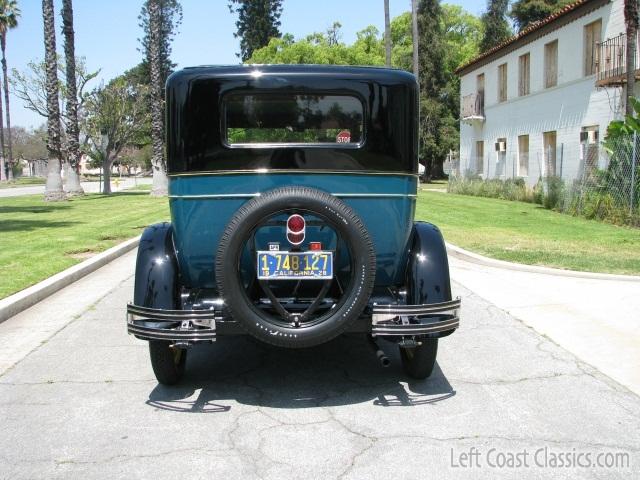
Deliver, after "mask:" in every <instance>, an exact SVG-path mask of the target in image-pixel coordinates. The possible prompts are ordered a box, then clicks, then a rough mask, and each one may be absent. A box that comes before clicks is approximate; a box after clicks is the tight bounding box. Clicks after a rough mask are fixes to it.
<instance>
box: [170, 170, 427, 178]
mask: <svg viewBox="0 0 640 480" xmlns="http://www.w3.org/2000/svg"><path fill="white" fill-rule="evenodd" d="M272 173H295V174H314V175H322V174H325V175H336V174H338V175H386V176H392V177H398V176H400V177H415V178H419V175H418V174H417V173H406V172H377V171H371V172H369V171H360V170H302V169H273V170H271V169H268V168H256V169H254V170H217V171H202V172H182V173H170V174H169V175H168V176H169V177H170V178H173V177H197V176H209V175H252V174H253V175H255V174H272Z"/></svg>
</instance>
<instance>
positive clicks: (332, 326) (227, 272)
mask: <svg viewBox="0 0 640 480" xmlns="http://www.w3.org/2000/svg"><path fill="white" fill-rule="evenodd" d="M292 209H300V210H304V211H307V212H310V213H311V214H314V215H315V214H317V215H320V216H321V217H323V218H325V219H326V220H327V221H328V222H330V224H331V227H332V228H333V229H334V230H336V231H337V232H339V234H340V237H341V238H342V240H343V241H344V242H345V243H346V244H347V245H348V248H349V253H350V257H351V261H352V265H353V268H352V270H351V272H353V273H356V272H357V275H353V277H352V279H351V280H350V282H349V286H347V287H346V289H345V292H344V295H343V296H342V298H341V299H340V301H339V302H338V303H337V304H336V307H335V308H333V309H331V310H330V311H329V312H328V313H326V314H325V315H324V316H323V317H322V319H321V321H318V322H315V323H312V324H310V325H307V326H303V327H300V328H294V327H292V326H288V325H283V324H281V323H278V322H274V321H270V320H269V319H268V318H266V317H265V314H264V313H263V312H261V311H259V309H258V308H256V307H255V306H254V305H253V303H252V302H251V301H250V300H249V297H248V296H247V293H246V291H245V289H244V288H243V285H242V282H241V279H240V275H239V274H238V267H237V266H238V262H239V258H240V255H241V253H242V250H243V248H244V243H245V241H246V239H247V237H248V236H249V235H250V232H251V231H252V230H253V228H254V226H255V225H257V224H258V223H259V222H260V221H261V220H262V219H264V218H266V217H268V216H270V215H273V214H276V213H278V212H284V211H289V210H292ZM375 272H376V260H375V252H374V248H373V243H372V242H371V239H370V237H369V233H368V232H367V229H366V227H365V225H364V223H363V222H362V220H361V219H360V217H358V215H357V214H356V213H355V212H354V211H353V210H352V209H351V208H350V207H349V206H348V205H346V204H345V203H344V202H342V201H341V200H340V199H338V198H336V197H334V196H333V195H330V194H328V193H326V192H323V191H321V190H317V189H315V188H309V187H298V186H290V187H282V188H277V189H274V190H271V191H269V192H266V193H264V194H262V195H260V196H259V197H256V198H254V199H252V200H250V201H248V202H247V203H245V204H244V205H243V206H242V207H240V208H239V209H238V211H237V212H236V213H235V215H234V216H233V217H232V219H231V221H230V222H229V223H228V225H227V227H226V228H225V230H224V233H223V234H222V237H221V239H220V243H219V246H218V250H217V252H216V283H217V286H218V289H219V292H220V295H221V296H222V298H223V299H224V302H225V306H226V308H227V309H228V311H229V313H230V314H231V316H232V317H233V319H234V320H236V321H237V322H238V323H239V324H240V325H241V326H242V327H243V328H244V329H245V330H246V331H247V333H249V334H250V335H252V336H253V337H255V338H257V339H258V340H261V341H263V342H265V343H269V344H272V345H277V346H281V347H288V348H302V347H310V346H314V345H319V344H321V343H325V342H327V341H329V340H331V339H333V338H335V337H337V336H338V335H340V334H341V333H343V332H344V331H345V330H346V329H347V328H348V327H349V326H350V325H351V324H352V323H353V322H354V321H355V320H356V319H357V318H358V317H359V316H360V314H361V313H362V311H363V310H364V308H365V307H366V306H367V303H368V302H369V298H370V296H371V292H372V290H373V284H374V280H375Z"/></svg>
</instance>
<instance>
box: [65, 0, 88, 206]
mask: <svg viewBox="0 0 640 480" xmlns="http://www.w3.org/2000/svg"><path fill="white" fill-rule="evenodd" d="M62 32H63V34H64V56H65V65H66V72H65V73H66V83H67V108H66V112H67V150H68V159H69V168H68V169H67V193H68V194H69V195H84V190H83V189H82V185H81V184H80V129H79V127H78V92H77V88H76V56H75V55H76V53H75V36H74V32H73V5H72V0H63V1H62Z"/></svg>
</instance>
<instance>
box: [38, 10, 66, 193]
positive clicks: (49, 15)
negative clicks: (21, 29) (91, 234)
mask: <svg viewBox="0 0 640 480" xmlns="http://www.w3.org/2000/svg"><path fill="white" fill-rule="evenodd" d="M42 18H43V20H44V51H45V56H44V61H45V69H46V76H47V78H46V91H47V151H48V152H49V160H48V163H47V183H46V185H45V189H44V199H45V201H55V200H63V199H64V198H65V194H64V192H63V191H62V176H61V174H60V163H61V162H60V104H59V103H58V72H57V69H58V61H57V58H56V31H55V25H54V16H53V0H42Z"/></svg>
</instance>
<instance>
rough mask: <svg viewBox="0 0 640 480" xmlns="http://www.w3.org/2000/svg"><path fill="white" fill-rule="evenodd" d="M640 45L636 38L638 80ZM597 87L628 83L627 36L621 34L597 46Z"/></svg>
mask: <svg viewBox="0 0 640 480" xmlns="http://www.w3.org/2000/svg"><path fill="white" fill-rule="evenodd" d="M639 47H640V45H639V44H638V38H636V54H635V70H636V72H635V75H636V78H638V73H639V71H638V68H639V67H640V65H639V63H640V62H639V60H640V48H639ZM597 49H598V50H597V52H598V55H597V57H596V60H595V62H596V86H598V87H605V86H615V85H623V84H624V83H626V81H627V36H626V35H625V34H624V33H621V34H620V35H618V36H617V37H613V38H610V39H608V40H605V41H604V42H601V43H598V45H597Z"/></svg>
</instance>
